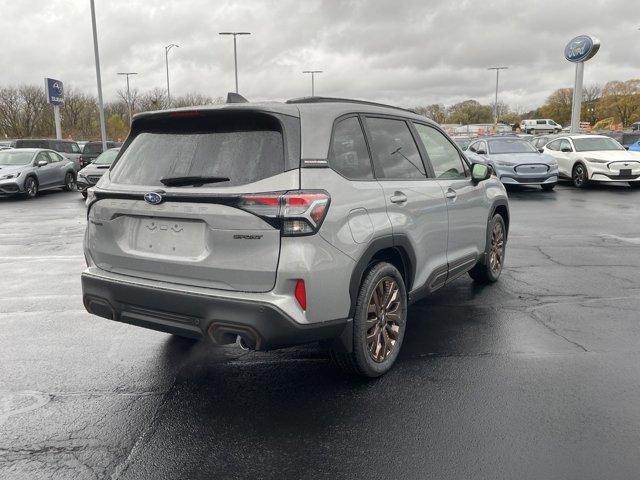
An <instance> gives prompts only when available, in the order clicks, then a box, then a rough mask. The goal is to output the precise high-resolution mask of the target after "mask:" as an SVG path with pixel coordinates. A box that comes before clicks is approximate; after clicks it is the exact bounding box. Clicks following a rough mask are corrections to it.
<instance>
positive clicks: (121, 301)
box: [82, 272, 351, 350]
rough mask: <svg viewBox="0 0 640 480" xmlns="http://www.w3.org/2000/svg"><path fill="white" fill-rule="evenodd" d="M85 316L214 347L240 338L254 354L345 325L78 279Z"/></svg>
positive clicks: (337, 331)
mask: <svg viewBox="0 0 640 480" xmlns="http://www.w3.org/2000/svg"><path fill="white" fill-rule="evenodd" d="M82 298H83V302H84V305H85V308H86V309H87V311H88V312H90V313H93V314H94V315H98V316H100V317H104V318H108V319H110V320H114V321H118V322H123V323H128V324H131V325H137V326H140V327H145V328H150V329H153V330H159V331H162V332H167V333H173V334H177V335H182V336H186V337H191V338H196V339H199V338H203V337H210V338H211V339H213V340H214V342H216V343H219V344H227V343H232V342H233V341H234V340H235V338H236V337H237V336H238V335H240V336H241V337H242V338H243V340H244V342H245V344H247V345H248V346H250V347H251V348H255V349H256V350H272V349H276V348H282V347H290V346H294V345H300V344H304V343H309V342H315V341H319V340H328V339H333V338H337V337H339V336H340V335H342V334H343V332H344V331H345V330H346V329H347V327H348V326H350V324H351V320H349V319H341V320H332V321H328V322H318V323H314V324H300V323H297V322H295V321H294V320H293V319H292V318H290V317H289V316H288V315H287V314H286V313H284V312H283V311H282V310H281V309H279V308H278V307H277V306H275V305H271V304H269V303H264V302H256V301H245V300H239V299H234V298H225V297H218V296H209V295H202V294H199V293H193V292H187V291H182V290H174V289H164V288H156V287H150V286H147V285H140V284H136V283H131V282H123V281H120V280H118V281H114V280H111V279H108V278H105V277H101V276H98V275H93V274H91V273H88V272H84V273H83V274H82Z"/></svg>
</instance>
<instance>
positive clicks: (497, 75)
mask: <svg viewBox="0 0 640 480" xmlns="http://www.w3.org/2000/svg"><path fill="white" fill-rule="evenodd" d="M508 68H509V67H489V68H487V70H495V71H496V103H495V105H494V113H493V123H494V125H496V128H497V126H498V80H499V78H500V70H507V69H508Z"/></svg>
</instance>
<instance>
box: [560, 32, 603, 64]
mask: <svg viewBox="0 0 640 480" xmlns="http://www.w3.org/2000/svg"><path fill="white" fill-rule="evenodd" d="M599 49H600V41H599V40H598V39H597V38H595V37H592V36H591V35H579V36H577V37H575V38H572V39H571V41H570V42H569V43H567V46H566V47H564V58H566V59H567V60H569V61H570V62H576V63H577V62H586V61H587V60H589V59H590V58H593V56H594V55H595V54H596V53H598V50H599Z"/></svg>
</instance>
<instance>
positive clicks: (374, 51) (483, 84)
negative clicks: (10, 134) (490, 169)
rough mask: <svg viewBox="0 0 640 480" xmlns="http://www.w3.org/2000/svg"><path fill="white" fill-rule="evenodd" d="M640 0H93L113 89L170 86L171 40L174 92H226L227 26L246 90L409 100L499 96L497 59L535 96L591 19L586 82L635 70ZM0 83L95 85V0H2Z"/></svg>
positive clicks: (108, 90)
mask: <svg viewBox="0 0 640 480" xmlns="http://www.w3.org/2000/svg"><path fill="white" fill-rule="evenodd" d="M638 7H640V2H638V1H637V0H608V1H604V0H602V1H597V0H581V1H574V0H555V1H548V0H534V1H528V2H524V1H515V0H479V1H478V0H475V1H471V0H446V1H434V0H395V1H391V0H372V1H364V0H362V1H357V0H352V1H338V0H277V1H267V0H233V1H230V0H153V1H152V0H145V1H142V0H125V1H122V0H96V11H97V18H98V35H99V42H100V55H101V64H102V72H103V74H102V80H103V85H104V95H105V99H106V100H111V99H114V97H115V95H116V92H117V90H118V89H121V88H123V85H124V79H123V78H121V77H118V76H117V75H116V73H117V72H118V71H136V72H139V75H138V76H137V77H134V78H133V83H132V86H135V87H137V88H139V89H140V90H146V89H150V88H153V87H162V88H164V87H165V71H164V45H166V44H168V43H177V44H179V45H180V48H178V49H175V50H174V51H172V52H171V53H170V66H171V87H172V94H175V95H180V94H183V93H186V92H200V93H203V94H207V95H210V96H219V95H225V94H226V92H227V91H230V90H232V89H233V52H232V41H231V38H230V37H219V36H218V34H217V33H218V32H219V31H226V30H247V31H250V32H252V33H253V35H252V36H251V37H242V38H240V39H239V68H240V92H241V93H243V94H244V95H245V96H247V97H248V98H250V99H255V100H258V99H261V100H262V99H286V98H291V97H297V96H303V95H307V94H309V91H310V86H309V84H310V81H309V78H308V77H307V76H305V75H303V74H302V73H301V71H302V70H306V69H320V70H324V72H325V73H323V74H321V75H320V77H319V78H318V81H317V84H316V85H317V90H316V94H319V95H331V96H345V97H357V98H365V99H369V100H376V101H383V102H390V103H395V104H399V105H404V106H416V105H422V104H428V103H436V102H438V103H444V104H447V105H448V104H451V103H454V102H457V101H460V100H464V99H468V98H476V99H479V100H480V101H483V102H489V101H491V98H492V95H493V89H494V86H495V73H494V72H489V71H487V70H486V67H488V66H490V65H496V64H499V65H508V66H509V67H510V69H509V70H508V71H507V72H505V73H504V74H502V75H501V92H502V93H501V99H503V100H504V101H506V102H507V103H508V104H510V105H511V106H512V107H519V108H521V109H529V108H531V107H534V106H537V105H538V104H540V103H541V102H542V101H544V99H545V98H546V97H547V96H548V95H549V94H550V93H551V92H552V91H553V90H554V89H556V88H560V87H566V86H571V85H572V83H573V68H572V65H571V64H569V63H568V62H567V61H565V60H564V58H563V48H564V45H565V43H566V42H567V41H568V40H569V39H570V38H572V37H573V36H575V35H578V34H582V33H588V34H592V35H595V36H597V37H598V38H600V40H601V41H602V48H601V50H600V53H598V55H597V56H596V57H595V58H594V59H593V60H590V61H589V63H588V64H587V65H586V69H585V83H587V84H588V83H594V82H599V83H604V82H606V81H608V80H614V79H620V80H625V79H629V78H634V77H640V53H638V49H637V48H636V46H637V45H638V42H639V41H640V31H639V30H638V27H639V26H640V18H637V17H639V15H638V14H637V12H638ZM0 12H1V16H0V32H2V34H1V37H0V38H2V43H3V46H2V54H1V56H0V86H5V85H10V84H16V83H32V84H38V85H40V84H42V83H43V77H45V76H50V77H54V78H59V79H61V80H63V81H64V82H65V85H66V86H67V88H68V87H74V88H77V89H80V90H84V91H86V92H90V93H95V92H96V86H95V70H94V61H93V45H92V37H91V23H90V13H89V0H46V1H45V0H0Z"/></svg>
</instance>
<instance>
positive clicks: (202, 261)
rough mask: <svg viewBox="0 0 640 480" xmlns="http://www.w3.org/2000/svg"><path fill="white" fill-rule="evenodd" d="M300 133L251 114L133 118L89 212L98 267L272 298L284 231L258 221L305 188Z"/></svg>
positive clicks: (287, 122) (292, 121)
mask: <svg viewBox="0 0 640 480" xmlns="http://www.w3.org/2000/svg"><path fill="white" fill-rule="evenodd" d="M299 130H300V127H299V119H298V118H295V117H291V116H288V115H282V114H278V113H267V112H262V111H254V110H248V109H246V108H245V109H239V110H234V109H220V110H207V111H194V112H184V111H178V112H167V113H164V112H163V113H161V114H155V115H151V116H147V117H142V118H140V119H136V121H135V122H134V125H133V127H132V133H131V136H130V138H129V139H128V140H127V142H126V143H125V146H124V147H123V149H122V152H121V155H120V157H119V158H118V159H117V160H116V162H115V163H114V165H113V167H112V168H111V170H110V171H109V173H108V174H106V175H104V177H103V180H102V181H101V182H100V184H99V188H98V189H97V190H96V198H97V200H96V201H95V202H94V203H93V204H92V205H91V208H90V211H89V226H88V235H87V247H88V250H89V253H90V255H91V257H92V259H93V261H94V262H95V263H96V265H97V266H98V267H99V268H102V269H104V270H108V271H111V272H115V273H121V274H126V275H131V276H135V277H141V278H147V279H156V280H162V281H167V282H172V283H178V284H184V285H194V286H205V287H209V288H217V289H222V290H232V291H249V292H264V291H269V290H271V289H272V288H273V286H274V284H275V279H276V272H277V267H278V259H279V255H280V237H281V232H280V229H279V227H278V225H277V223H276V222H275V221H274V220H273V219H271V218H269V215H262V214H261V213H262V212H263V211H265V212H266V213H269V211H270V209H272V208H273V207H274V205H275V206H276V207H277V206H278V205H279V203H278V202H279V196H278V195H280V194H282V192H286V191H290V190H295V189H298V188H299V184H300V180H299V171H298V170H297V168H298V166H299V162H300V146H299V137H300V133H299ZM185 177H190V178H189V179H188V180H184V179H185ZM194 177H195V178H194ZM205 177H206V179H205ZM167 179H171V180H167ZM176 179H177V180H176ZM181 179H182V180H181ZM226 179H228V180H226ZM181 181H182V182H183V183H184V184H183V185H176V183H180V182H181ZM199 182H202V183H199ZM209 182H212V183H209ZM145 198H146V200H145ZM156 202H157V204H154V203H156Z"/></svg>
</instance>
